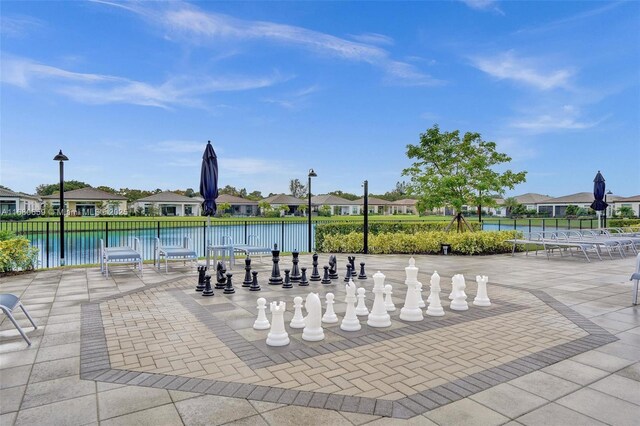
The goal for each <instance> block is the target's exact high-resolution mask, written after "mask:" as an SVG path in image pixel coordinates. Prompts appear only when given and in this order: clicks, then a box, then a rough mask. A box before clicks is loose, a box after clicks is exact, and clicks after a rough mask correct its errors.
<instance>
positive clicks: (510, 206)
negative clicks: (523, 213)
mask: <svg viewBox="0 0 640 426" xmlns="http://www.w3.org/2000/svg"><path fill="white" fill-rule="evenodd" d="M520 205H521V204H520V203H519V202H518V200H516V199H515V198H514V197H508V198H505V199H504V208H505V209H507V215H509V216H511V215H512V214H515V213H514V212H513V211H514V210H515V209H517V208H518V206H520Z"/></svg>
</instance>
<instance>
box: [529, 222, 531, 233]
mask: <svg viewBox="0 0 640 426" xmlns="http://www.w3.org/2000/svg"><path fill="white" fill-rule="evenodd" d="M529 234H531V219H529Z"/></svg>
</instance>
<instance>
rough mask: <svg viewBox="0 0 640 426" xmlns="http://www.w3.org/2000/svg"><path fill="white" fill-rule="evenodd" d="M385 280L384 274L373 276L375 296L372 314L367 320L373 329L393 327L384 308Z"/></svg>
mask: <svg viewBox="0 0 640 426" xmlns="http://www.w3.org/2000/svg"><path fill="white" fill-rule="evenodd" d="M384 278H385V276H384V274H383V273H382V272H380V271H378V272H376V273H375V274H373V283H374V284H373V293H374V294H375V296H374V299H373V307H372V308H371V313H370V314H369V318H367V325H369V326H371V327H389V326H390V325H391V317H390V316H389V314H388V313H387V308H385V306H384V296H383V293H384Z"/></svg>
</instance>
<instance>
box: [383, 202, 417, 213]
mask: <svg viewBox="0 0 640 426" xmlns="http://www.w3.org/2000/svg"><path fill="white" fill-rule="evenodd" d="M417 204H418V200H414V199H411V198H405V199H402V200H396V201H392V202H391V204H390V205H389V210H390V213H391V214H418V207H417Z"/></svg>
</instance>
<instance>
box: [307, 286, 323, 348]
mask: <svg viewBox="0 0 640 426" xmlns="http://www.w3.org/2000/svg"><path fill="white" fill-rule="evenodd" d="M304 308H305V309H306V310H307V316H306V317H305V318H304V322H305V327H304V330H302V340H307V341H309V342H318V341H320V340H323V339H324V331H323V330H322V305H321V303H320V297H318V293H309V295H308V296H307V300H306V302H305V304H304Z"/></svg>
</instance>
